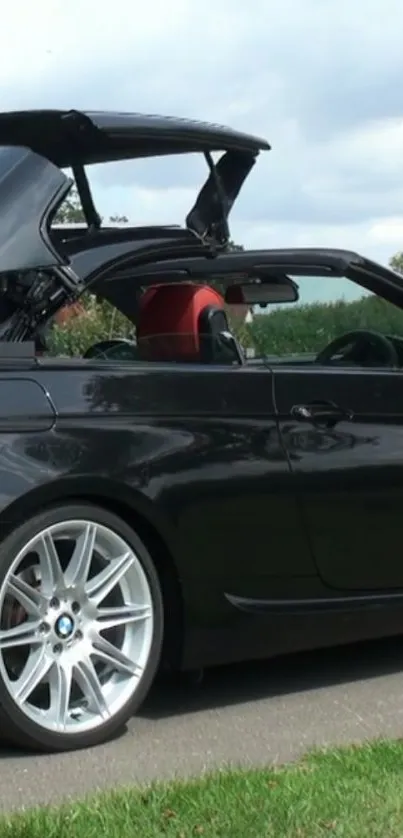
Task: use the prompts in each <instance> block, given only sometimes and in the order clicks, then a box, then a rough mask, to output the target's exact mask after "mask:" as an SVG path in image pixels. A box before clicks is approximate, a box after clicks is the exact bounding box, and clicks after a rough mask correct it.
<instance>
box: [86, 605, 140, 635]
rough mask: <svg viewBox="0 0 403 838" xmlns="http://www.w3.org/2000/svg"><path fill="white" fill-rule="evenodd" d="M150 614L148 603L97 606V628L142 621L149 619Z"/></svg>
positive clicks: (103, 628) (114, 626)
mask: <svg viewBox="0 0 403 838" xmlns="http://www.w3.org/2000/svg"><path fill="white" fill-rule="evenodd" d="M151 615H152V610H151V606H150V605H117V606H116V607H114V608H98V612H97V621H98V629H99V631H105V630H106V629H110V628H116V627H117V626H124V625H126V624H127V623H139V622H143V621H144V620H149V619H150V617H151Z"/></svg>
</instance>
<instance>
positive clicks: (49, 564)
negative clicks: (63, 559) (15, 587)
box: [36, 532, 64, 596]
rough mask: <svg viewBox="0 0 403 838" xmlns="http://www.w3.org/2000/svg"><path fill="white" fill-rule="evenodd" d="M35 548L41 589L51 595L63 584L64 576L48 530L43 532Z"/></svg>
mask: <svg viewBox="0 0 403 838" xmlns="http://www.w3.org/2000/svg"><path fill="white" fill-rule="evenodd" d="M36 549H37V552H38V556H39V563H40V566H41V570H42V581H41V589H42V591H43V592H44V593H45V594H48V596H51V595H52V594H53V593H54V591H55V590H56V589H57V588H59V587H62V586H63V585H64V578H63V571H62V568H61V566H60V559H59V554H58V552H57V549H56V545H55V542H54V541H53V538H52V536H51V534H50V532H45V533H43V535H42V537H41V538H40V539H39V540H38V546H37V548H36Z"/></svg>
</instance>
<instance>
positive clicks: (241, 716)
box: [0, 640, 403, 810]
mask: <svg viewBox="0 0 403 838" xmlns="http://www.w3.org/2000/svg"><path fill="white" fill-rule="evenodd" d="M402 653H403V640H393V641H386V642H385V641H382V642H377V643H370V644H365V645H363V646H355V647H350V648H347V649H338V650H332V651H330V652H329V651H326V652H320V653H314V654H309V655H306V654H304V655H299V656H297V657H288V658H282V659H278V660H276V661H271V662H269V663H264V664H260V663H259V664H253V665H249V664H248V665H243V666H236V667H231V668H224V669H220V670H215V671H211V672H209V673H207V675H206V679H205V681H204V683H203V685H202V686H201V687H198V688H189V687H188V686H186V685H184V684H183V683H179V684H178V682H177V681H167V682H161V683H160V684H159V685H157V686H156V687H155V688H154V690H153V691H152V693H151V695H150V697H149V699H148V701H147V703H146V705H145V706H144V708H143V710H142V712H141V715H140V716H138V717H137V718H136V719H134V720H133V722H132V723H131V724H130V726H129V729H128V731H127V732H126V733H124V734H122V735H121V736H120V737H119V738H118V739H115V741H113V742H110V743H108V744H107V745H105V746H102V747H99V748H95V749H93V750H88V751H81V752H78V753H77V752H76V753H74V754H63V755H56V756H54V755H52V756H39V757H38V756H32V755H27V754H21V753H17V752H10V751H8V752H7V751H4V750H3V751H1V750H0V809H2V810H10V809H14V808H20V807H28V806H32V805H35V804H42V803H55V802H58V801H59V800H62V799H63V798H67V797H78V796H82V795H83V794H85V793H87V792H91V791H93V790H95V789H105V788H108V787H113V786H118V785H128V784H132V783H143V782H147V781H149V780H152V779H155V778H170V777H173V776H189V775H194V774H197V773H200V772H202V771H203V770H205V769H211V768H213V767H216V766H223V765H225V764H229V763H231V764H242V765H250V764H254V765H261V764H267V763H278V762H283V761H286V760H290V759H293V758H296V757H298V756H299V755H300V754H301V753H303V752H304V751H306V750H307V749H309V748H311V747H316V746H323V745H329V744H343V743H348V742H357V741H363V740H366V739H372V738H376V737H384V736H392V737H400V736H402V734H403V660H402Z"/></svg>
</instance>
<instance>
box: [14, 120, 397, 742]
mask: <svg viewBox="0 0 403 838" xmlns="http://www.w3.org/2000/svg"><path fill="white" fill-rule="evenodd" d="M0 142H1V147H0V212H1V225H0V391H1V394H2V398H1V401H0V477H1V479H0V527H1V544H0V726H1V727H0V731H1V733H3V734H4V735H6V736H7V738H8V739H11V740H13V741H14V742H16V743H20V744H23V745H24V746H29V747H32V748H35V749H43V750H62V749H71V748H78V747H83V746H90V745H93V744H96V743H99V742H101V741H103V740H105V739H106V738H107V737H109V736H111V735H112V734H113V733H114V732H115V731H116V730H117V729H119V728H120V727H123V726H124V724H125V722H126V721H127V719H128V718H129V716H130V715H131V714H132V713H133V712H134V711H136V709H137V708H138V707H139V706H140V704H141V702H142V701H143V699H144V697H145V695H146V693H147V691H148V689H149V687H150V685H151V683H152V681H153V679H154V676H155V675H156V672H157V670H158V669H159V668H161V667H168V668H172V669H183V670H186V669H187V670H190V669H196V668H201V667H203V666H212V665H215V664H221V663H224V662H230V661H240V660H242V659H247V658H263V657H268V656H271V655H276V654H280V653H285V652H291V651H295V650H302V649H307V648H312V647H318V646H330V645H333V644H339V643H345V642H349V641H355V640H358V639H364V638H370V637H375V636H381V635H393V634H399V633H401V632H403V563H402V559H401V557H400V549H401V541H402V531H401V528H400V523H399V522H400V518H401V515H402V509H403V490H402V486H403V375H402V366H403V339H402V338H401V337H397V336H393V335H385V334H380V333H379V332H377V331H367V330H363V329H359V330H358V331H356V332H350V333H349V334H341V335H340V336H339V337H338V338H337V340H336V341H333V342H332V343H331V344H330V345H327V346H323V347H322V349H321V350H320V351H319V354H317V355H313V354H312V355H309V356H307V355H303V356H302V355H301V356H292V357H291V356H288V357H275V356H274V357H267V356H263V357H255V358H253V359H249V358H247V357H246V356H245V352H244V350H243V347H242V345H241V343H240V342H239V341H238V340H237V338H236V337H235V335H234V334H233V333H232V332H231V328H230V325H229V321H228V318H227V313H226V311H227V309H226V304H230V303H231V304H236V303H242V304H243V305H248V306H255V305H265V306H267V305H270V304H272V303H276V304H277V303H283V304H285V303H290V304H298V297H299V284H298V283H299V281H301V278H312V277H313V278H316V279H315V281H317V279H318V278H321V279H323V282H327V281H328V280H329V279H331V280H338V279H339V278H340V279H342V278H343V277H344V278H345V280H346V281H348V282H349V283H351V284H352V286H354V287H356V286H361V288H362V289H364V290H365V292H370V293H372V294H373V295H377V296H378V297H380V298H384V299H385V300H387V301H388V302H389V303H390V304H391V305H392V306H393V305H394V306H397V307H400V308H402V307H403V281H402V279H401V277H399V276H398V275H397V274H395V273H394V272H393V271H390V270H388V269H386V268H385V267H382V266H380V265H377V264H375V263H373V262H371V261H369V260H368V259H365V258H363V257H361V256H359V255H357V254H355V253H350V252H346V251H340V250H323V249H301V250H292V249H289V250H266V251H239V252H234V251H233V250H232V249H231V247H230V232H229V226H228V218H229V213H230V210H231V207H232V205H233V203H234V201H235V199H236V197H237V195H238V193H239V190H240V188H241V186H242V184H243V181H244V180H245V178H246V177H247V175H248V174H249V172H250V170H251V169H252V167H253V165H254V163H255V160H256V157H257V156H258V154H259V152H260V151H261V150H267V149H269V146H268V144H267V143H266V142H265V141H264V140H260V139H257V138H255V137H253V136H248V135H245V134H241V133H238V132H236V131H233V130H230V129H227V128H222V127H220V126H217V125H208V124H203V123H197V122H190V121H186V120H175V119H171V118H163V117H151V116H141V115H138V114H137V115H136V114H133V115H128V114H113V113H87V114H84V113H79V112H76V111H71V112H62V111H60V112H58V111H36V112H20V113H5V114H0ZM195 152H196V153H200V154H201V155H203V156H204V158H205V162H206V176H207V179H206V182H205V184H204V186H203V187H202V189H201V191H200V193H199V195H198V196H197V198H196V201H195V204H194V206H193V208H192V209H191V210H190V211H189V214H188V216H187V219H186V224H185V226H184V227H180V226H171V227H144V228H132V227H127V226H126V227H124V228H120V229H116V228H111V227H109V228H108V227H104V226H103V225H102V223H101V220H100V217H99V215H98V213H97V210H96V207H95V206H94V201H93V197H92V192H91V189H90V185H89V181H88V179H87V175H88V170H89V169H90V166H91V164H94V163H107V162H108V161H118V160H123V159H126V160H129V159H134V158H142V157H146V156H160V155H178V154H189V153H195ZM218 153H219V154H220V155H221V156H218ZM64 169H71V171H72V175H73V177H72V179H70V178H69V177H67V175H66V174H65V173H64V171H62V170H64ZM74 181H75V184H76V186H77V189H78V191H79V194H80V197H81V202H82V206H83V210H84V213H85V217H86V226H85V228H83V229H69V230H67V229H65V230H63V229H60V228H58V227H57V226H55V225H54V224H53V223H52V222H53V220H54V218H55V214H56V212H57V209H58V207H59V206H60V205H61V203H62V202H63V200H64V199H65V198H66V196H67V195H68V192H69V190H70V188H71V185H72V183H73V182H74ZM88 290H89V291H91V292H92V293H94V294H96V295H97V296H98V298H101V299H102V298H104V299H106V300H108V301H109V302H110V303H112V305H113V306H115V307H116V308H117V309H118V310H119V311H120V312H122V313H123V314H124V315H126V317H128V318H129V320H130V321H131V322H132V323H133V328H134V329H135V330H136V338H135V339H133V341H129V340H125V341H123V340H116V339H114V340H113V339H111V340H109V341H104V342H102V343H98V344H96V345H93V346H89V347H88V349H87V351H86V352H85V355H84V356H83V357H79V358H68V359H66V358H55V357H53V358H50V357H47V356H46V355H39V354H38V352H37V351H36V341H37V338H38V335H39V334H43V333H44V329H46V325H47V324H48V323H49V322H51V321H52V318H53V317H54V316H55V315H56V313H57V312H58V311H59V310H60V309H61V308H63V307H64V306H66V305H68V304H69V303H73V302H74V301H76V300H77V299H78V298H79V297H80V295H81V294H82V293H83V292H85V291H88Z"/></svg>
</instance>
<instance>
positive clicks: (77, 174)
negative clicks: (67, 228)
mask: <svg viewBox="0 0 403 838" xmlns="http://www.w3.org/2000/svg"><path fill="white" fill-rule="evenodd" d="M73 175H74V180H75V182H76V187H77V192H78V196H79V198H80V201H81V206H82V208H83V213H84V218H85V220H86V222H87V225H88V230H89V231H91V230H100V228H101V224H102V219H101V216H100V215H99V213H98V212H97V210H96V207H95V204H94V199H93V197H92V192H91V188H90V185H89V182H88V177H87V173H86V171H85V168H84V166H83V165H82V163H79V164H76V165H75V166H73Z"/></svg>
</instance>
